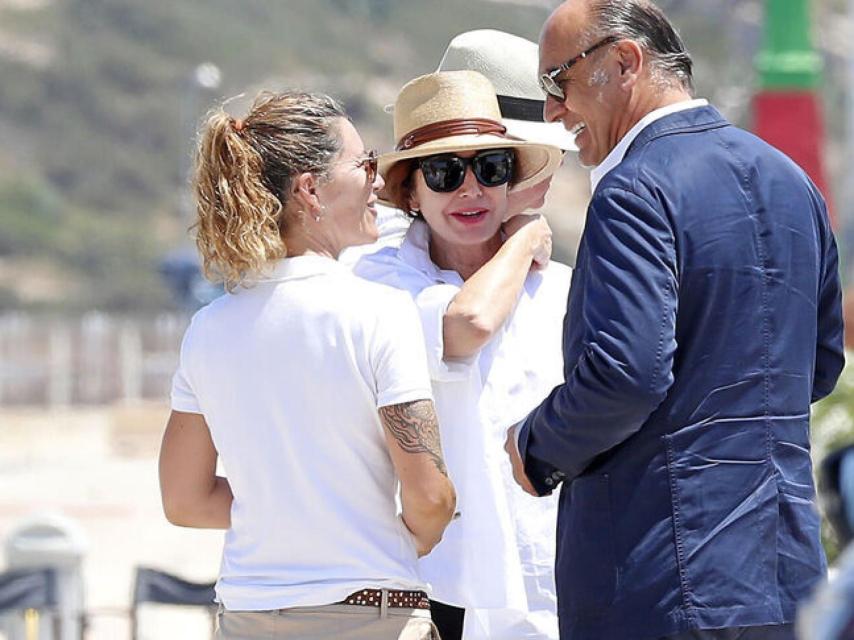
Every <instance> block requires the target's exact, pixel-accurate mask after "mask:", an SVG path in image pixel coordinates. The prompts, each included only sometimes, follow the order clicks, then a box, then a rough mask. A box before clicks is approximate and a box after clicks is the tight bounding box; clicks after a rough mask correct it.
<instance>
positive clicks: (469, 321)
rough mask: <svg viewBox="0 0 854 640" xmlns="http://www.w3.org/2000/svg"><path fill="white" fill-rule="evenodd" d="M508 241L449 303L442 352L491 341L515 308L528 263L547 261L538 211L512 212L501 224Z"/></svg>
mask: <svg viewBox="0 0 854 640" xmlns="http://www.w3.org/2000/svg"><path fill="white" fill-rule="evenodd" d="M504 230H505V233H506V234H507V235H508V238H507V240H506V241H505V242H504V244H503V245H502V246H501V249H499V250H498V252H497V253H496V254H495V255H494V256H493V257H492V259H490V260H489V262H487V263H486V264H485V265H483V266H482V267H481V268H480V269H478V270H477V271H476V272H475V273H474V274H473V275H472V276H471V277H470V278H469V279H468V280H466V282H465V284H464V285H463V286H462V288H461V289H460V291H459V293H458V294H457V295H456V296H455V297H454V299H453V300H452V301H451V304H449V305H448V311H447V313H446V314H445V317H444V320H443V327H442V328H443V331H442V334H443V341H444V347H445V350H444V356H445V357H446V358H465V357H468V356H471V355H474V354H475V353H477V352H478V351H480V349H481V348H482V347H483V345H485V344H486V343H487V342H489V341H490V340H491V339H492V336H494V335H495V332H496V331H498V329H499V328H500V327H501V325H502V324H504V321H505V320H506V319H507V316H509V315H510V313H511V312H512V311H513V308H514V307H515V306H516V301H517V300H518V299H519V293H520V292H521V291H522V287H523V286H524V284H525V278H527V277H528V272H529V271H530V269H531V267H532V266H534V265H538V266H540V267H543V266H545V265H546V264H548V261H549V258H550V256H551V248H552V244H551V235H552V234H551V229H550V228H549V225H548V223H547V222H546V220H545V218H543V217H542V216H540V215H517V216H513V217H512V218H510V219H509V220H508V221H507V222H505V223H504Z"/></svg>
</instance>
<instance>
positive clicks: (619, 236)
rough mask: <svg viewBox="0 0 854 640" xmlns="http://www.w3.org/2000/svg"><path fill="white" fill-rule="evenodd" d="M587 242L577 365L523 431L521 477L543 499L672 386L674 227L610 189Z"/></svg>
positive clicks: (575, 314) (576, 310) (590, 219)
mask: <svg viewBox="0 0 854 640" xmlns="http://www.w3.org/2000/svg"><path fill="white" fill-rule="evenodd" d="M584 234H585V237H584V245H585V246H584V251H585V253H584V260H583V263H582V264H579V265H577V267H576V268H577V269H578V270H580V273H579V274H577V275H580V276H581V277H580V278H576V281H575V282H573V286H572V288H571V290H570V313H568V314H567V316H566V322H569V323H573V322H578V323H582V326H580V327H569V329H568V330H567V332H566V334H567V335H574V336H580V340H581V341H582V344H581V349H580V351H577V353H580V357H579V358H578V359H577V361H576V362H575V363H572V362H567V363H566V380H565V382H564V384H562V385H560V386H558V387H556V388H555V389H554V390H553V391H552V393H551V394H550V395H549V396H548V397H547V398H546V399H545V400H544V401H543V402H542V404H540V406H539V407H537V408H536V409H535V410H534V411H533V412H531V413H530V414H529V415H528V417H527V418H526V419H525V421H524V422H523V423H522V426H521V427H520V430H519V439H518V444H519V449H520V454H521V455H522V457H523V459H524V462H525V470H526V472H527V474H528V477H529V478H530V479H531V481H532V483H533V484H534V487H535V488H536V489H537V490H538V491H539V492H540V493H541V494H546V493H549V492H550V491H551V489H553V488H554V486H555V484H557V482H558V481H559V480H562V479H564V478H566V479H569V480H571V479H573V478H575V477H576V476H578V475H579V474H581V473H582V472H583V471H584V469H585V468H586V467H587V466H588V465H589V464H590V463H591V462H592V461H593V460H594V458H596V456H598V455H600V454H602V453H604V452H606V451H608V450H609V449H611V448H613V447H615V446H616V445H618V444H620V443H621V442H623V441H624V440H626V439H627V438H628V437H629V436H631V435H632V434H633V433H635V432H636V431H637V430H638V429H640V427H641V425H643V423H644V422H645V421H646V419H647V418H648V416H649V415H650V414H651V413H652V412H653V411H654V410H655V409H656V407H658V405H659V404H660V403H661V402H662V400H663V399H664V397H665V395H666V393H667V390H668V388H669V387H670V385H671V384H672V383H673V373H672V367H673V356H674V352H675V349H676V340H675V330H676V304H677V293H678V291H677V288H678V281H677V263H676V255H675V253H676V252H675V241H674V237H673V231H672V228H671V225H670V223H669V221H668V219H667V218H666V216H665V215H664V214H663V213H662V212H660V211H658V210H657V209H656V207H654V206H653V205H651V204H650V203H649V202H647V201H646V200H645V199H644V198H641V197H640V196H638V195H637V194H635V193H633V192H629V191H625V190H622V189H617V188H605V189H601V190H600V191H599V192H598V193H597V194H596V196H595V197H594V199H593V201H592V202H591V205H590V208H589V210H588V215H587V225H586V228H585V232H584ZM576 296H580V299H581V303H580V304H575V305H574V304H573V302H574V300H573V299H574V298H575V297H576ZM567 347H568V345H566V344H565V345H564V353H565V354H566V350H567Z"/></svg>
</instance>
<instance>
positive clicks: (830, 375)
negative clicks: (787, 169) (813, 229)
mask: <svg viewBox="0 0 854 640" xmlns="http://www.w3.org/2000/svg"><path fill="white" fill-rule="evenodd" d="M815 198H816V201H817V209H818V228H819V232H820V234H821V237H820V244H819V246H820V247H821V250H822V252H823V255H822V260H821V264H822V268H821V273H820V274H819V277H820V282H819V290H818V308H817V313H818V318H817V334H816V351H815V372H814V376H813V388H812V401H813V402H816V401H817V400H821V399H822V398H824V397H825V396H826V395H828V394H829V393H830V392H831V391H833V388H834V387H835V386H836V381H837V380H838V379H839V375H840V373H842V369H843V367H844V366H845V349H844V330H843V322H842V286H841V284H840V282H839V256H838V253H837V250H836V240H834V238H833V233H832V231H831V230H830V223H829V220H828V217H827V208H826V207H825V204H824V200H823V199H822V198H821V196H820V195H818V194H816V195H815Z"/></svg>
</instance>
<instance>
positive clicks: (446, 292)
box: [355, 220, 572, 640]
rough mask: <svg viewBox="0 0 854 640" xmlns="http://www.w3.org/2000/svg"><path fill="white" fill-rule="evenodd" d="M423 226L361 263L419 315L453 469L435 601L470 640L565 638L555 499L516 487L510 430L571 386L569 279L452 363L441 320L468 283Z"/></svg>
mask: <svg viewBox="0 0 854 640" xmlns="http://www.w3.org/2000/svg"><path fill="white" fill-rule="evenodd" d="M429 240H430V230H429V228H428V227H427V225H426V224H425V223H424V222H423V221H421V220H416V221H415V222H413V223H412V226H411V227H410V229H409V231H408V233H407V235H406V238H405V239H404V241H403V244H402V245H401V247H400V248H399V249H394V248H384V249H381V250H380V251H378V252H377V253H374V254H372V255H367V256H365V257H363V258H362V259H361V260H360V261H359V262H358V263H357V264H356V266H355V273H356V274H357V275H359V276H361V277H364V278H367V279H369V280H373V281H375V282H382V283H385V284H390V285H392V286H394V287H397V288H399V289H403V290H405V291H408V292H409V293H410V295H411V296H412V297H413V299H414V300H415V302H416V304H417V306H418V308H419V311H420V313H421V322H422V326H423V329H424V336H425V340H426V345H427V358H428V362H429V366H430V373H431V377H432V379H433V395H434V399H435V403H436V411H437V413H438V415H439V425H440V428H441V436H442V448H443V450H444V454H445V462H446V463H447V466H448V472H449V475H450V476H451V480H452V481H453V482H454V486H455V487H456V489H457V510H458V511H459V512H460V514H461V515H460V517H459V518H457V519H455V520H453V521H452V522H451V524H450V525H449V526H448V528H447V529H446V531H445V535H444V537H443V538H442V542H440V543H439V545H438V546H437V547H436V548H435V549H434V550H433V551H432V552H431V553H430V555H429V556H427V557H425V558H422V559H421V561H420V562H419V566H420V568H421V573H422V576H423V577H424V578H425V579H426V580H427V581H428V582H429V583H430V585H431V586H432V589H433V594H432V597H433V598H434V599H436V600H439V601H441V602H444V603H446V604H451V605H455V606H458V607H465V608H466V617H465V630H464V634H463V637H464V638H466V640H475V639H487V638H489V639H491V640H505V639H506V640H520V639H523V638H555V639H556V638H557V637H558V628H557V614H556V592H555V585H554V556H555V528H556V520H557V499H558V498H557V495H554V496H550V497H548V498H534V497H532V496H529V495H527V494H525V493H524V492H523V491H522V490H521V489H520V488H519V487H518V486H516V483H515V482H514V481H513V478H512V470H511V468H510V461H509V458H508V456H507V454H506V452H505V451H504V441H505V438H506V434H507V429H508V428H509V427H510V426H511V425H513V424H515V423H516V422H518V421H519V420H521V419H523V418H524V417H525V416H526V415H527V414H528V412H529V411H531V410H532V409H534V408H535V407H536V406H537V405H539V403H540V402H541V401H542V400H543V398H545V397H546V396H547V395H548V394H549V392H550V391H551V390H552V389H553V388H554V387H555V386H557V385H558V384H561V383H562V382H563V353H562V349H561V336H562V328H563V317H564V315H565V313H566V301H567V297H568V294H569V284H570V279H571V275H572V271H571V269H570V268H569V267H567V266H565V265H562V264H559V263H555V262H552V263H550V264H549V266H548V268H547V269H545V270H544V271H532V272H531V273H529V275H528V277H527V279H526V280H525V285H524V288H523V291H522V293H521V295H520V297H519V301H518V302H517V304H516V307H515V309H514V311H513V313H512V314H511V315H510V317H509V318H508V319H507V321H506V322H505V323H504V325H503V326H502V328H501V330H500V331H499V332H498V334H497V335H496V336H495V337H494V338H493V339H492V340H491V341H490V342H489V343H488V344H487V345H486V346H484V347H483V349H481V351H480V352H479V353H478V354H477V355H476V356H474V357H472V358H469V359H466V360H445V359H444V344H443V339H442V338H443V336H442V330H443V318H444V315H445V312H446V311H447V308H448V305H449V304H450V302H451V300H452V299H453V298H454V296H455V295H456V294H457V293H458V292H459V290H460V287H462V285H463V280H462V278H461V277H460V276H459V274H458V273H456V272H455V271H446V270H442V269H440V268H439V267H437V266H436V265H435V264H434V263H433V261H432V260H431V259H430V254H429Z"/></svg>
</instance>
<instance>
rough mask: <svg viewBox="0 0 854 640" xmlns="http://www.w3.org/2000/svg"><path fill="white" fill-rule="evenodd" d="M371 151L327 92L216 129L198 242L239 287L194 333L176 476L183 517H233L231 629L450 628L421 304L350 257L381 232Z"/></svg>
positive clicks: (166, 497)
mask: <svg viewBox="0 0 854 640" xmlns="http://www.w3.org/2000/svg"><path fill="white" fill-rule="evenodd" d="M375 162H376V158H375V157H374V155H373V154H369V153H368V152H366V151H365V148H364V145H363V143H362V140H361V138H360V137H359V134H358V133H357V132H356V130H355V129H354V128H353V125H352V124H351V123H350V121H349V120H348V119H347V117H346V115H345V113H344V112H343V110H342V109H341V107H340V106H338V105H337V104H336V103H335V102H333V101H332V100H331V99H330V98H328V97H327V96H323V95H318V94H302V93H284V94H266V95H262V96H261V97H259V99H258V100H256V102H255V104H254V105H253V107H252V109H251V111H250V112H249V115H248V116H247V117H246V118H245V119H244V120H235V119H233V118H231V117H229V116H228V115H227V114H226V113H225V112H223V111H222V110H219V111H217V112H216V113H214V114H213V115H212V116H211V117H210V119H209V120H208V122H207V125H206V127H205V130H204V133H203V135H202V139H201V144H200V147H199V151H198V156H197V165H198V166H197V168H196V178H195V183H196V195H197V201H198V206H197V210H198V221H197V224H196V226H197V229H198V238H197V243H198V246H199V249H200V251H201V254H202V257H203V258H204V263H205V268H206V272H213V273H215V274H217V275H218V276H219V278H220V279H222V280H224V281H225V284H226V288H227V289H228V290H229V294H228V295H225V296H223V297H221V298H219V299H217V300H215V301H214V302H213V303H211V304H210V305H208V306H207V307H205V308H204V309H202V310H201V311H199V312H198V313H197V314H196V315H195V317H194V318H193V321H192V323H191V325H190V327H189V329H188V330H187V333H186V335H185V337H184V342H183V345H182V347H181V358H180V365H179V368H178V372H177V373H176V375H175V378H174V382H173V388H172V409H173V411H172V415H171V416H170V419H169V423H168V425H167V427H166V433H165V435H164V438H163V445H162V449H161V454H160V480H161V492H162V497H163V505H164V509H165V512H166V515H167V518H168V519H169V520H170V521H171V522H172V523H174V524H177V525H181V526H189V527H205V528H225V529H228V532H227V533H226V537H225V548H224V550H223V558H222V565H221V571H220V576H219V580H218V581H217V586H216V593H217V600H218V601H219V602H220V613H219V615H218V617H217V621H218V629H217V634H216V637H217V638H218V639H219V640H236V639H238V638H240V639H242V640H243V639H250V640H251V639H253V638H300V640H313V639H321V638H336V639H338V638H340V639H343V638H347V639H348V640H356V639H362V638H364V639H365V640H374V639H377V638H380V639H387V640H428V639H434V638H435V637H436V636H435V633H436V631H435V627H434V626H433V623H432V622H431V620H430V616H429V604H428V602H427V596H426V594H425V593H424V592H423V591H422V589H423V588H424V586H425V585H424V584H423V583H422V581H421V579H420V578H419V577H418V571H417V556H418V555H423V554H424V553H427V552H428V551H429V550H430V549H431V548H432V547H433V546H434V545H435V544H436V543H437V542H438V541H439V539H440V538H441V535H442V532H443V530H444V528H445V526H446V525H447V523H448V521H449V520H450V518H451V515H452V513H453V511H454V490H453V487H452V485H451V483H450V481H449V480H448V477H447V474H446V472H445V466H444V462H443V460H442V454H441V449H440V445H439V434H438V425H437V423H436V417H435V413H434V409H433V405H432V402H431V401H430V397H431V389H430V380H429V377H428V375H427V363H426V357H425V354H424V348H423V345H422V342H423V338H422V337H421V331H420V327H419V326H418V314H417V311H416V309H415V308H414V305H413V304H412V301H411V300H410V299H409V297H408V296H406V295H404V294H402V293H400V292H397V291H393V290H391V289H390V288H388V287H382V286H378V285H375V284H373V283H369V282H365V281H364V280H361V279H359V278H356V277H354V276H353V275H352V274H351V273H350V271H349V270H348V269H346V268H345V267H343V266H342V265H340V264H339V263H338V262H337V261H336V258H337V256H338V254H339V253H340V252H341V250H342V249H343V248H344V247H346V246H349V245H353V244H359V243H365V242H371V241H373V240H375V239H376V236H377V231H376V226H375V222H374V219H375V217H376V213H375V211H374V203H375V202H376V200H377V195H376V192H377V190H378V189H380V188H381V187H382V185H383V181H382V179H381V178H377V171H376V164H375ZM217 457H221V458H222V462H223V466H224V468H225V469H226V470H227V473H228V480H226V479H224V478H221V477H217V476H216V462H217ZM398 488H400V499H401V504H402V514H401V515H400V516H398V515H397V513H398V509H397V506H396V497H397V489H398Z"/></svg>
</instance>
